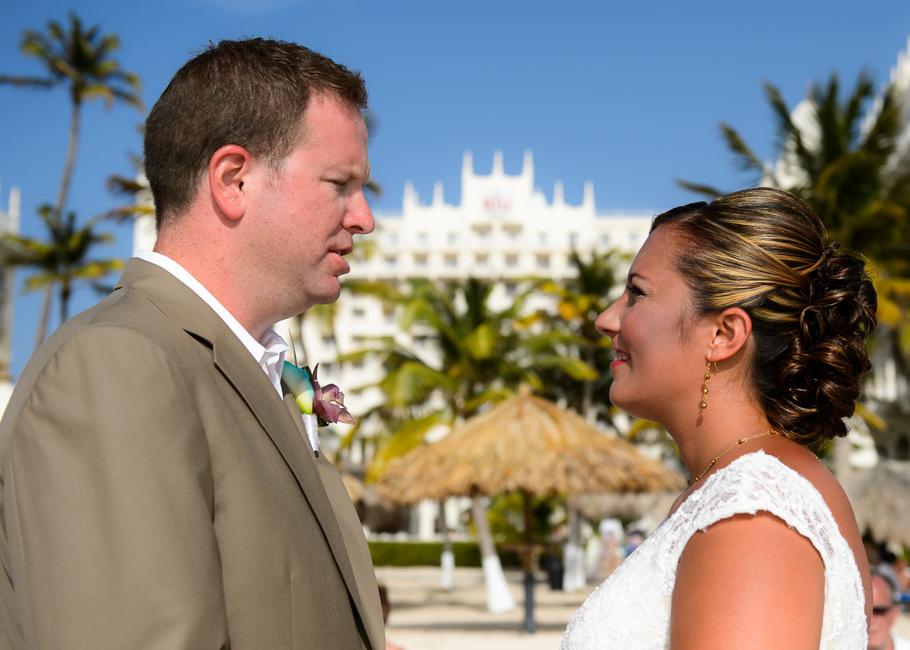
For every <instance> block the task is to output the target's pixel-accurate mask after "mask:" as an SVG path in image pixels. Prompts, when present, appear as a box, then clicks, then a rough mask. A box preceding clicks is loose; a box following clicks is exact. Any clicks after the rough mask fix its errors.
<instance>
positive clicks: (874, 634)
mask: <svg viewBox="0 0 910 650" xmlns="http://www.w3.org/2000/svg"><path fill="white" fill-rule="evenodd" d="M871 573H872V619H871V620H870V621H869V650H910V640H907V639H904V638H902V637H899V636H897V634H895V633H894V631H893V628H894V624H895V623H897V617H898V615H899V614H900V607H899V606H898V595H899V593H900V592H899V591H898V589H897V583H895V582H894V579H893V578H891V577H890V576H889V575H888V573H886V572H884V571H881V570H880V569H878V568H873V569H872V571H871Z"/></svg>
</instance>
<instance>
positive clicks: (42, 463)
mask: <svg viewBox="0 0 910 650" xmlns="http://www.w3.org/2000/svg"><path fill="white" fill-rule="evenodd" d="M0 507H2V531H0V561H2V564H3V568H4V570H5V571H4V573H3V574H0V625H2V627H3V632H2V633H0V648H14V649H17V650H18V649H19V648H41V649H55V648H66V649H68V650H72V649H76V648H92V649H111V650H115V649H116V650H126V649H137V648H193V649H202V648H228V647H230V648H234V649H235V650H237V649H250V650H272V649H278V648H320V649H321V650H327V649H330V648H343V649H348V648H350V649H352V650H360V649H361V648H368V649H369V650H383V649H384V648H385V640H384V632H383V624H382V617H381V612H380V606H379V598H378V592H377V586H376V578H375V574H374V572H373V567H372V564H371V562H370V556H369V550H368V548H367V545H366V540H365V539H364V536H363V531H362V529H361V527H360V522H359V521H358V519H357V515H356V513H355V511H354V508H353V505H352V504H351V502H350V499H349V498H348V496H347V493H346V492H345V489H344V486H343V484H342V482H341V478H340V476H339V475H338V472H336V471H335V469H334V467H332V465H331V464H330V463H328V462H327V461H326V460H325V458H324V456H323V455H319V456H318V457H317V456H316V455H315V454H314V453H313V450H312V448H311V447H310V444H309V441H308V440H307V437H306V435H305V433H304V430H303V426H302V421H301V418H300V415H299V412H298V411H297V408H296V406H295V405H294V402H293V399H291V398H290V397H289V396H285V399H284V403H282V400H281V399H280V398H279V396H278V394H277V392H276V391H275V389H274V387H273V386H272V385H271V383H270V382H269V380H268V378H267V377H266V375H265V373H264V372H263V371H262V369H261V368H260V367H259V365H258V364H257V363H256V361H255V360H254V359H253V357H252V356H251V355H250V353H249V352H248V351H247V350H246V348H244V347H243V345H242V344H241V343H240V341H239V340H238V339H237V337H236V336H235V335H234V334H233V333H232V332H231V331H230V329H229V328H228V327H227V325H225V324H224V322H223V321H222V320H221V319H220V318H219V317H218V316H217V315H216V314H215V313H214V312H213V311H212V310H211V309H210V308H209V307H208V306H207V305H206V304H205V303H204V302H203V301H202V300H201V299H200V298H199V297H198V296H196V295H195V294H194V293H193V292H192V291H191V290H190V289H188V288H187V287H186V286H185V285H183V284H182V283H181V282H179V281H178V280H177V279H175V278H174V277H173V276H171V275H170V274H169V273H167V272H166V271H164V270H162V269H160V268H158V267H157V266H155V265H153V264H149V263H147V262H143V261H141V260H130V262H129V263H128V264H127V267H126V270H125V272H124V274H123V277H122V278H121V281H120V284H119V285H118V287H117V289H116V290H115V291H114V293H113V294H112V295H111V296H109V297H108V298H106V299H105V300H104V301H102V302H101V303H100V304H99V305H97V306H96V307H94V308H92V309H90V310H88V311H86V312H83V313H82V314H79V315H78V316H76V317H75V318H73V319H72V320H71V321H70V322H68V323H67V324H66V325H65V326H64V327H62V328H61V329H60V330H58V331H57V332H55V333H54V335H53V336H52V337H51V338H50V339H49V340H48V341H47V343H45V345H44V346H42V348H41V349H40V350H39V351H38V352H37V353H36V354H35V355H34V357H33V358H32V359H31V360H30V362H29V364H28V366H27V367H26V369H25V371H24V372H23V374H22V377H21V378H20V380H19V382H18V385H17V386H16V390H15V392H14V394H13V397H12V399H11V401H10V404H9V407H8V408H7V411H6V414H5V416H4V418H3V421H2V423H0Z"/></svg>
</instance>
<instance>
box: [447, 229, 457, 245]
mask: <svg viewBox="0 0 910 650" xmlns="http://www.w3.org/2000/svg"><path fill="white" fill-rule="evenodd" d="M446 243H447V244H448V245H449V246H455V245H456V244H457V243H458V233H457V232H450V233H449V234H448V235H446Z"/></svg>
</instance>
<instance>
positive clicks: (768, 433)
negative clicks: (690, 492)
mask: <svg viewBox="0 0 910 650" xmlns="http://www.w3.org/2000/svg"><path fill="white" fill-rule="evenodd" d="M779 435H780V431H777V430H775V429H769V430H768V431H765V432H764V433H757V434H755V435H754V436H749V437H748V438H740V439H739V440H737V441H736V442H734V443H733V444H732V445H730V446H729V447H727V448H726V449H724V450H723V451H722V452H720V453H719V454H717V456H715V457H714V460H712V461H711V462H710V463H708V466H707V467H706V468H705V471H704V472H702V473H701V474H699V475H698V476H696V477H695V479H694V480H691V481H689V485H695V483H697V482H698V479H700V478H701V477H702V476H704V475H705V474H707V473H708V470H710V469H711V468H712V467H714V463H716V462H717V461H719V460H720V458H721V456H723V455H724V454H726V453H727V452H728V451H730V450H731V449H735V448H736V447H739V446H740V445H741V444H743V443H744V442H749V441H750V440H755V439H756V438H761V437H763V436H779Z"/></svg>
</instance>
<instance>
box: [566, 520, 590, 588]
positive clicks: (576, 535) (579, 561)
mask: <svg viewBox="0 0 910 650" xmlns="http://www.w3.org/2000/svg"><path fill="white" fill-rule="evenodd" d="M568 510H569V525H568V528H569V535H568V539H567V540H566V547H565V549H564V550H563V565H564V567H565V572H564V573H563V574H562V590H563V591H565V592H566V593H571V592H573V591H578V590H580V589H584V587H585V584H586V582H587V581H586V579H585V551H584V548H583V547H582V545H581V515H580V513H579V512H578V508H575V507H574V506H572V505H569V506H568Z"/></svg>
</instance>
